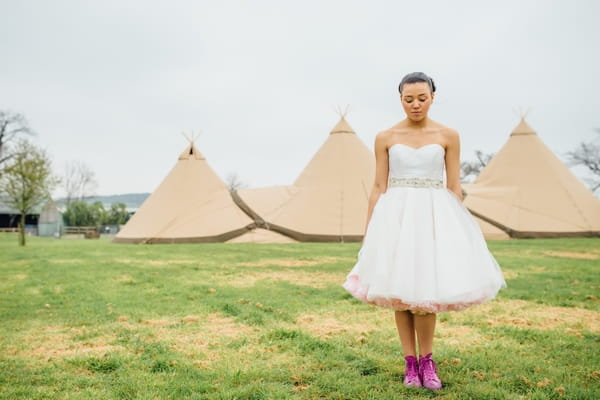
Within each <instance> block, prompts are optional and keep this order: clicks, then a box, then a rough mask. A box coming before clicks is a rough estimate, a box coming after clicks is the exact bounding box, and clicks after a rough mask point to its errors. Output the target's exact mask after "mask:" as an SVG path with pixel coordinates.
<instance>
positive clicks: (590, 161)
mask: <svg viewBox="0 0 600 400" xmlns="http://www.w3.org/2000/svg"><path fill="white" fill-rule="evenodd" d="M595 131H596V132H597V133H599V134H600V129H595ZM598 139H600V137H597V138H596V143H594V141H593V140H592V141H591V142H587V143H586V142H582V143H579V146H577V147H576V148H575V150H571V151H569V152H568V153H567V162H568V164H569V165H570V166H577V165H581V166H583V167H585V168H587V170H588V171H589V172H591V173H592V175H593V176H592V177H591V178H588V179H585V180H586V181H587V183H588V185H589V187H590V189H591V190H592V192H596V191H597V190H598V189H600V144H598V142H597V140H598Z"/></svg>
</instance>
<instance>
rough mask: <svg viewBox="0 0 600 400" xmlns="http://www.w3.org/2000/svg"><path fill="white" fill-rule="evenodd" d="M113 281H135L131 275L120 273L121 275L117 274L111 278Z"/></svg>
mask: <svg viewBox="0 0 600 400" xmlns="http://www.w3.org/2000/svg"><path fill="white" fill-rule="evenodd" d="M113 281H115V282H122V283H132V282H135V280H134V279H133V277H131V276H130V275H127V274H125V275H121V276H117V277H116V278H113Z"/></svg>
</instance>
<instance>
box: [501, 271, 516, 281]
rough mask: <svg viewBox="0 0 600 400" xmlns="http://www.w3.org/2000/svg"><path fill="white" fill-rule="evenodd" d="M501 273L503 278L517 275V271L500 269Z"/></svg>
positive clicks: (513, 277)
mask: <svg viewBox="0 0 600 400" xmlns="http://www.w3.org/2000/svg"><path fill="white" fill-rule="evenodd" d="M502 275H504V279H515V278H517V277H518V276H519V273H518V272H517V271H506V270H503V271H502Z"/></svg>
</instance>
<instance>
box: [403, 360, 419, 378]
mask: <svg viewBox="0 0 600 400" xmlns="http://www.w3.org/2000/svg"><path fill="white" fill-rule="evenodd" d="M406 375H410V376H411V377H415V376H417V375H418V369H417V363H407V365H406Z"/></svg>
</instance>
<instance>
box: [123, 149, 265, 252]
mask: <svg viewBox="0 0 600 400" xmlns="http://www.w3.org/2000/svg"><path fill="white" fill-rule="evenodd" d="M254 227H255V224H254V222H253V221H252V219H251V218H249V217H248V216H247V215H246V214H245V213H244V212H243V211H242V210H240V209H239V207H238V206H237V205H236V204H235V203H234V202H233V200H232V198H231V195H230V193H229V190H228V188H227V185H226V184H225V183H224V182H223V181H222V180H221V179H220V178H219V177H218V176H217V175H216V174H215V172H214V171H213V170H212V168H211V167H210V166H209V165H208V163H207V162H206V159H205V158H204V156H203V155H202V154H201V153H200V152H199V151H198V149H197V148H196V147H195V146H194V144H193V142H192V141H190V145H189V146H188V147H187V148H186V149H185V151H184V152H183V153H181V155H180V156H179V160H178V161H177V164H175V167H174V168H173V169H172V170H171V172H170V173H169V174H168V175H167V177H166V178H165V179H164V180H163V182H162V183H161V184H160V186H158V188H157V189H156V190H155V191H154V192H153V193H152V195H150V197H148V198H147V199H146V201H145V202H144V203H143V204H142V205H141V207H140V209H139V210H138V211H137V212H136V213H135V214H134V215H133V217H132V218H131V219H130V220H129V221H128V222H127V224H126V225H125V226H124V227H123V229H122V230H121V231H120V232H119V233H118V234H117V236H116V238H115V240H114V241H115V242H117V243H176V242H223V241H226V240H229V239H232V238H235V237H237V236H240V235H242V234H243V233H245V232H247V231H248V230H250V229H252V228H254Z"/></svg>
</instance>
